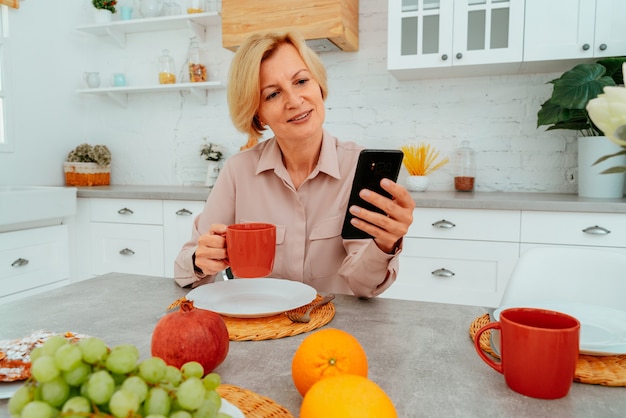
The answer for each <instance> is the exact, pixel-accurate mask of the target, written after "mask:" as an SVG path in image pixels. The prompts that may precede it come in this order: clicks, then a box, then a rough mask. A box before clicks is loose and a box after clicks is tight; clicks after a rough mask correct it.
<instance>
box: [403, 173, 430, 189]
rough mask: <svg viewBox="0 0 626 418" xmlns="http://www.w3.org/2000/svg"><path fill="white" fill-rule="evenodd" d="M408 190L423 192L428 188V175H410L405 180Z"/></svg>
mask: <svg viewBox="0 0 626 418" xmlns="http://www.w3.org/2000/svg"><path fill="white" fill-rule="evenodd" d="M405 184H406V188H407V190H410V191H412V192H423V191H425V190H426V189H428V176H409V177H407V178H406V181H405Z"/></svg>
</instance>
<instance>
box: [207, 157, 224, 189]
mask: <svg viewBox="0 0 626 418" xmlns="http://www.w3.org/2000/svg"><path fill="white" fill-rule="evenodd" d="M207 162H208V163H209V164H208V167H207V170H206V182H205V183H204V184H205V185H206V187H213V185H214V184H215V180H217V176H219V174H220V170H221V169H222V164H221V163H220V162H219V161H207Z"/></svg>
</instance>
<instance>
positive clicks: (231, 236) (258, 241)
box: [226, 222, 276, 278]
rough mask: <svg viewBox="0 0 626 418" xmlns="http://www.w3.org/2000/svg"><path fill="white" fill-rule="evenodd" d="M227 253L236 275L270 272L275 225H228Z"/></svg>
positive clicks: (245, 276)
mask: <svg viewBox="0 0 626 418" xmlns="http://www.w3.org/2000/svg"><path fill="white" fill-rule="evenodd" d="M226 252H227V254H228V265H229V266H230V269H231V270H232V272H233V275H235V276H236V277H241V278H253V277H265V276H267V275H269V274H270V273H271V272H272V269H273V268H274V256H275V254H276V225H272V224H267V223H255V222H251V223H241V224H233V225H229V226H227V227H226Z"/></svg>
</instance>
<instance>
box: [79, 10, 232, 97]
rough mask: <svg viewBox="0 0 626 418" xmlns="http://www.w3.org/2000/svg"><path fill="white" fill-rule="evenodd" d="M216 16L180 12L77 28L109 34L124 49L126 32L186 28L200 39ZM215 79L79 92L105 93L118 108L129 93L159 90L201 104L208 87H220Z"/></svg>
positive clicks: (217, 22)
mask: <svg viewBox="0 0 626 418" xmlns="http://www.w3.org/2000/svg"><path fill="white" fill-rule="evenodd" d="M219 24H220V15H219V14H218V13H217V12H205V13H192V14H181V15H176V16H163V17H155V18H144V19H132V20H123V21H114V22H111V23H107V24H92V25H85V26H80V27H78V28H77V30H79V31H82V32H85V33H90V34H92V35H94V36H99V37H110V38H111V39H113V40H114V41H115V42H116V44H117V45H119V46H120V47H122V48H125V47H126V45H127V38H128V35H130V34H134V33H141V32H151V31H165V30H175V29H184V28H189V29H190V30H191V31H192V32H193V33H194V34H195V35H196V36H197V37H198V38H199V39H200V40H202V41H204V40H205V39H206V29H207V27H208V26H210V25H219ZM223 87H224V86H223V84H222V83H220V82H219V81H206V82H200V83H175V84H155V85H144V86H124V87H103V88H90V89H79V90H77V93H79V94H90V95H101V96H106V97H109V98H111V99H112V100H114V101H115V102H117V103H118V104H119V105H121V106H122V107H126V106H127V104H128V95H129V94H140V93H159V92H168V91H173V92H188V93H191V94H192V96H194V97H195V98H196V99H198V100H199V101H200V103H202V104H206V103H207V96H208V92H209V90H211V89H216V88H223Z"/></svg>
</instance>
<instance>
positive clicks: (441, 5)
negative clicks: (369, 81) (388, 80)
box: [387, 0, 524, 78]
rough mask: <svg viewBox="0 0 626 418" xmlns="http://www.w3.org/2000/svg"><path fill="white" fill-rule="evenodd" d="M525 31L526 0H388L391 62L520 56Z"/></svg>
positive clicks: (403, 65)
mask: <svg viewBox="0 0 626 418" xmlns="http://www.w3.org/2000/svg"><path fill="white" fill-rule="evenodd" d="M523 34H524V1H523V0H495V1H487V0H463V1H461V0H457V1H452V0H441V1H435V0H389V8H388V40H387V42H388V44H387V45H388V51H387V52H388V53H387V67H388V69H389V70H390V71H394V74H396V75H397V76H399V78H404V77H403V75H402V74H403V73H402V70H410V69H420V68H422V69H423V68H444V67H453V66H469V65H482V64H495V63H511V62H521V61H522V52H523ZM396 70H399V71H396Z"/></svg>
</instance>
